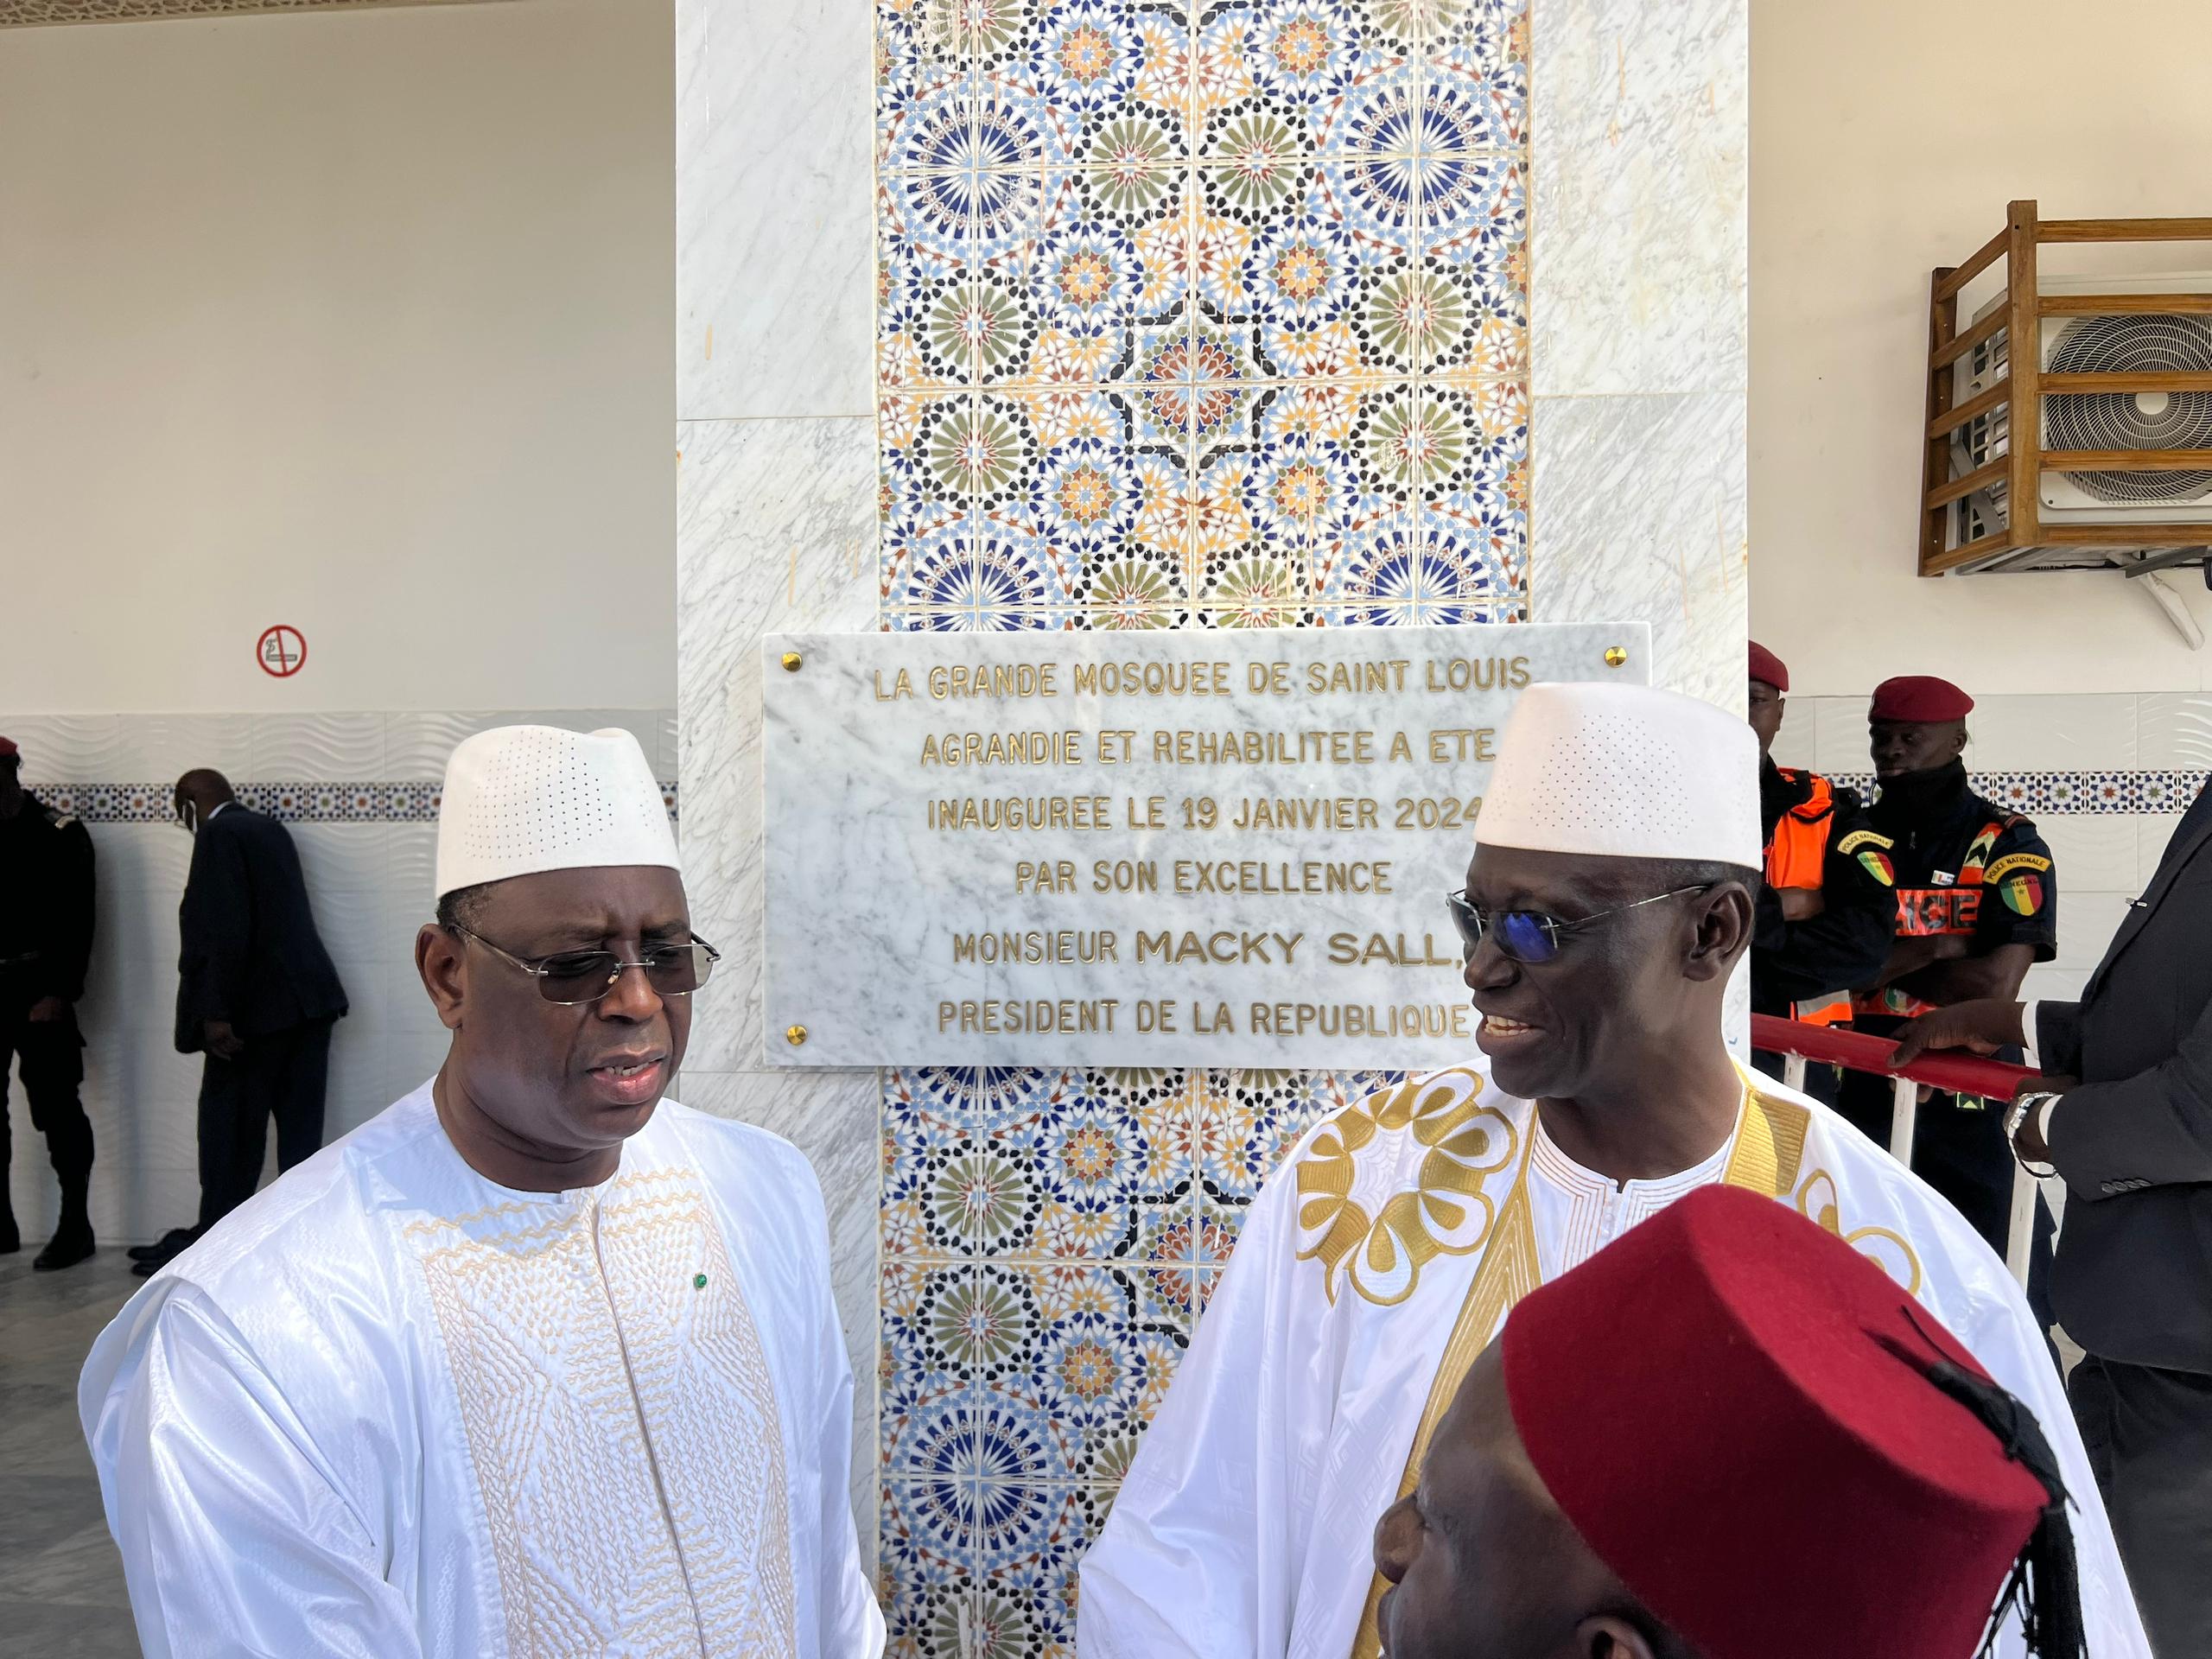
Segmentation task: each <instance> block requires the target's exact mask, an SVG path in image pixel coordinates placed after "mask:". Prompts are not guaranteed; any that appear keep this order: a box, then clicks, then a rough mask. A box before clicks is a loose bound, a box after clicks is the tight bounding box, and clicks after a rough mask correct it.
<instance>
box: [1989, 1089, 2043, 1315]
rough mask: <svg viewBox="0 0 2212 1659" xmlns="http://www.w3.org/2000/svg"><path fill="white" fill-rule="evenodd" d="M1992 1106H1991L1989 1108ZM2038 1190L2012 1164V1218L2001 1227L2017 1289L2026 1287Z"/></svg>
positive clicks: (2007, 1262)
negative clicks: (2018, 1283)
mask: <svg viewBox="0 0 2212 1659" xmlns="http://www.w3.org/2000/svg"><path fill="white" fill-rule="evenodd" d="M1992 1105H1993V1106H1994V1103H1992ZM2038 1191H2039V1189H2038V1188H2037V1185H2036V1178H2035V1177H2034V1176H2032V1175H2031V1174H2029V1173H2028V1172H2027V1171H2026V1170H2025V1169H2024V1168H2022V1167H2021V1166H2020V1163H2019V1160H2017V1159H2015V1160H2013V1163H2012V1219H2011V1220H2010V1221H2009V1222H2007V1223H2006V1224H2005V1266H2006V1267H2007V1268H2011V1269H2012V1276H2013V1277H2014V1278H2015V1279H2017V1280H2018V1281H2020V1286H2021V1288H2023V1289H2025V1288H2026V1287H2027V1283H2028V1255H2029V1252H2030V1250H2031V1249H2032V1248H2033V1246H2034V1243H2035V1236H2036V1196H2037V1192H2038Z"/></svg>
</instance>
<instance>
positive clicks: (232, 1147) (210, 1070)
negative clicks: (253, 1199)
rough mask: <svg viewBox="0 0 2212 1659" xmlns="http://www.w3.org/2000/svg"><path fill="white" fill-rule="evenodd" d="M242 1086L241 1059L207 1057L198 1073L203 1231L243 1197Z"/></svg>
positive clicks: (228, 1211) (243, 1089)
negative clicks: (240, 1160) (240, 1150)
mask: <svg viewBox="0 0 2212 1659" xmlns="http://www.w3.org/2000/svg"><path fill="white" fill-rule="evenodd" d="M243 1058H244V1057H243V1056H241V1057H240V1059H241V1060H242V1059H243ZM244 1115H245V1068H244V1066H243V1065H241V1063H240V1060H221V1059H218V1058H215V1056H213V1054H210V1055H208V1056H207V1058H206V1061H205V1064H204V1065H202V1066H201V1068H200V1126H199V1127H200V1231H201V1232H203V1233H204V1232H206V1231H207V1230H208V1229H209V1228H210V1227H213V1225H214V1224H216V1223H217V1222H219V1221H220V1220H221V1219H222V1218H223V1217H225V1216H227V1215H229V1214H230V1213H231V1211H233V1210H235V1209H237V1208H238V1205H240V1204H241V1203H243V1202H244V1201H245V1197H246V1194H245V1193H243V1192H238V1191H237V1186H238V1174H237V1170H238V1122H239V1120H240V1118H241V1117H242V1116H244ZM248 1191H249V1192H250V1191H251V1188H249V1189H248Z"/></svg>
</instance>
